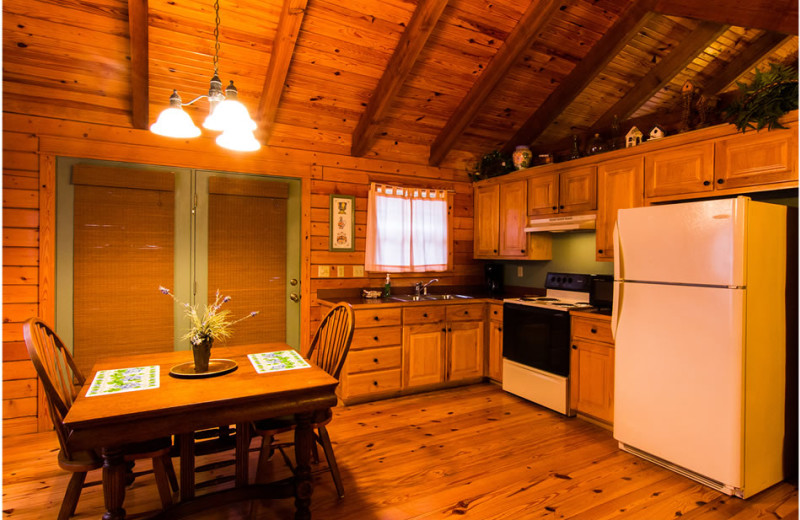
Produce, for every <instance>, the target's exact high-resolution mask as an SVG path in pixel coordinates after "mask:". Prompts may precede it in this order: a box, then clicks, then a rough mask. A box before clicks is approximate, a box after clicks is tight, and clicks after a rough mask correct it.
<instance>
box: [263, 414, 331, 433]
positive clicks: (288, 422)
mask: <svg viewBox="0 0 800 520" xmlns="http://www.w3.org/2000/svg"><path fill="white" fill-rule="evenodd" d="M332 418H333V412H331V410H330V409H328V410H326V411H325V416H324V417H317V418H315V419H316V420H315V421H314V422H313V423H312V427H314V428H318V427H320V426H324V425H326V424H328V423H329V422H331V419H332ZM296 425H297V420H296V419H295V417H294V415H281V416H279V417H270V418H269V419H260V420H258V421H254V422H253V426H255V430H256V433H257V434H261V432H265V431H271V432H276V433H277V432H281V431H287V430H292V429H294V427H295V426H296Z"/></svg>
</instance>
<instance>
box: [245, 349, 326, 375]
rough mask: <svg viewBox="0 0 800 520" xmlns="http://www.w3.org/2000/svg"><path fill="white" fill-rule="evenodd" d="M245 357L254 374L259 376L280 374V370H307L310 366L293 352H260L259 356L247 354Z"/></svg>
mask: <svg viewBox="0 0 800 520" xmlns="http://www.w3.org/2000/svg"><path fill="white" fill-rule="evenodd" d="M247 357H248V358H249V359H250V362H251V363H252V364H253V368H255V369H256V372H257V373H259V374H264V373H266V372H280V371H281V370H295V369H297V368H307V367H310V366H311V365H309V364H308V362H307V361H306V360H305V359H303V356H301V355H300V354H298V353H297V352H296V351H294V350H279V351H277V352H261V353H259V354H248V355H247Z"/></svg>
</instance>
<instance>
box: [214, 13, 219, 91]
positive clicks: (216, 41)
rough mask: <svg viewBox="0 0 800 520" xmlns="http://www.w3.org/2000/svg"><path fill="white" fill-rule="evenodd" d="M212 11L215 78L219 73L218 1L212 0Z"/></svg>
mask: <svg viewBox="0 0 800 520" xmlns="http://www.w3.org/2000/svg"><path fill="white" fill-rule="evenodd" d="M214 11H215V14H216V16H215V18H214V75H215V76H216V75H217V74H218V73H219V67H218V63H219V23H220V19H219V0H214Z"/></svg>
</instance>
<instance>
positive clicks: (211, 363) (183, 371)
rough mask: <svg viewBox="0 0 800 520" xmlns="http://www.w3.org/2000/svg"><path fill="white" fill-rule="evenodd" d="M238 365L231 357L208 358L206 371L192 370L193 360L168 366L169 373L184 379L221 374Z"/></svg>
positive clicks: (230, 370) (232, 369)
mask: <svg viewBox="0 0 800 520" xmlns="http://www.w3.org/2000/svg"><path fill="white" fill-rule="evenodd" d="M238 367H239V365H237V364H236V361H233V360H231V359H209V360H208V371H207V372H200V373H197V372H195V371H194V361H187V362H186V363H181V364H180V365H175V366H174V367H172V368H170V369H169V375H171V376H172V377H181V378H186V379H199V378H202V377H216V376H221V375H223V374H227V373H229V372H233V371H234V370H236V369H237V368H238Z"/></svg>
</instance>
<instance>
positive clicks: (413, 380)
mask: <svg viewBox="0 0 800 520" xmlns="http://www.w3.org/2000/svg"><path fill="white" fill-rule="evenodd" d="M445 330H446V329H445V328H444V323H433V324H429V325H407V326H405V327H403V388H404V389H407V388H415V387H419V386H429V385H435V384H438V383H442V382H444V380H445V364H444V361H445V335H446V332H445Z"/></svg>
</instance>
